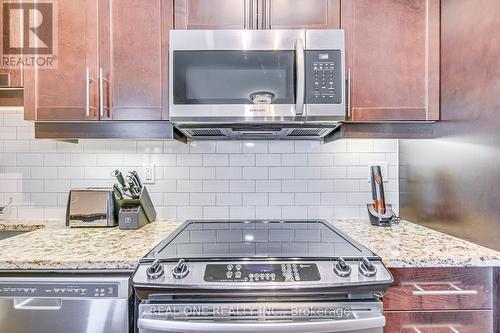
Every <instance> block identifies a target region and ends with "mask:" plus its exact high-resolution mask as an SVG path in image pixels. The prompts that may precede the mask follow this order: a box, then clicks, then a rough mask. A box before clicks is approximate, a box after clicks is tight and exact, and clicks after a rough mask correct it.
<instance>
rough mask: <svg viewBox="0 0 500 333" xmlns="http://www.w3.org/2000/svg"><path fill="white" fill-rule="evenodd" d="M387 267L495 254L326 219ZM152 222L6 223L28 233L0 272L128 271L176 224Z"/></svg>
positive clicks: (460, 262) (5, 243)
mask: <svg viewBox="0 0 500 333" xmlns="http://www.w3.org/2000/svg"><path fill="white" fill-rule="evenodd" d="M330 222H331V223H332V224H333V225H334V226H335V227H337V228H339V229H340V230H342V231H344V232H345V233H346V234H347V235H349V236H350V237H351V238H353V239H354V240H356V241H357V242H359V243H360V244H362V245H364V246H366V247H368V248H369V249H371V250H372V251H373V252H375V253H376V254H377V255H379V256H380V257H381V258H382V260H383V261H384V263H385V264H386V265H387V266H388V267H438V266H500V252H496V251H493V250H490V249H487V248H485V247H482V246H479V245H476V244H473V243H470V242H467V241H464V240H461V239H458V238H455V237H452V236H449V235H446V234H443V233H440V232H437V231H433V230H431V229H428V228H425V227H422V226H419V225H416V224H413V223H410V222H406V221H402V222H401V223H400V224H397V225H393V226H392V227H387V228H381V227H374V226H371V225H370V224H369V222H368V221H367V220H331V221H330ZM179 224H180V222H179V221H157V222H154V223H151V224H148V225H146V226H145V227H143V228H141V229H139V230H119V229H118V228H90V229H89V228H79V229H70V228H67V227H65V226H64V224H63V223H61V222H56V221H46V222H44V221H37V222H27V221H17V222H16V221H11V222H4V223H3V224H0V231H1V230H20V231H21V230H26V231H32V232H29V233H25V234H22V235H18V236H15V237H11V238H8V239H4V240H1V241H0V270H11V269H14V270H15V269H33V270H36V269H40V270H57V269H130V270H132V269H134V268H135V266H136V264H137V262H138V260H139V259H140V258H141V257H143V256H144V255H145V254H146V253H148V252H149V251H150V250H151V249H152V248H153V247H154V246H155V245H157V244H158V243H159V242H160V241H161V240H162V239H164V238H165V237H167V236H168V235H169V234H170V233H171V232H173V231H174V230H175V229H176V228H177V227H178V226H179Z"/></svg>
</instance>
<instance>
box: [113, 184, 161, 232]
mask: <svg viewBox="0 0 500 333" xmlns="http://www.w3.org/2000/svg"><path fill="white" fill-rule="evenodd" d="M118 206H119V208H120V209H121V208H122V207H130V206H141V207H142V210H143V212H144V214H145V215H146V218H147V219H148V222H149V223H151V222H153V221H154V220H156V210H155V208H154V206H153V202H152V201H151V197H150V196H149V193H148V190H147V189H146V187H145V186H144V187H143V188H142V189H141V193H140V194H139V198H138V199H131V198H123V199H121V200H118Z"/></svg>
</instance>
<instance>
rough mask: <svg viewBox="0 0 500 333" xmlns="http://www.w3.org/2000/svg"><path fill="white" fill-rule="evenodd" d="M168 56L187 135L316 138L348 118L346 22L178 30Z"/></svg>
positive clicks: (176, 111)
mask: <svg viewBox="0 0 500 333" xmlns="http://www.w3.org/2000/svg"><path fill="white" fill-rule="evenodd" d="M169 56H170V58H169V62H170V69H169V80H170V82H169V86H170V88H169V90H170V94H169V95H170V96H169V98H170V101H169V104H170V105H169V110H170V111H169V112H170V119H171V121H172V122H173V123H174V124H175V125H176V126H177V128H178V129H180V130H181V131H182V132H184V134H185V135H187V136H188V137H191V138H197V139H213V138H230V139H246V138H248V139H270V138H280V139H283V138H289V139H318V138H321V137H324V136H326V135H327V134H328V133H330V132H331V131H332V130H333V129H335V128H336V127H337V126H339V124H340V123H339V121H342V120H345V116H346V107H345V106H346V97H345V96H346V84H345V55H344V31H343V30H338V29H328V30H172V31H171V32H170V55H169Z"/></svg>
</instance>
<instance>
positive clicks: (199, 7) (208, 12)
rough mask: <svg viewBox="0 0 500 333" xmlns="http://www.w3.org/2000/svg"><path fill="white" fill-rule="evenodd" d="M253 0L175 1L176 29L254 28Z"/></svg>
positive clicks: (254, 7)
mask: <svg viewBox="0 0 500 333" xmlns="http://www.w3.org/2000/svg"><path fill="white" fill-rule="evenodd" d="M256 10H257V4H256V1H255V0H209V1H208V0H175V28H176V29H252V28H255V29H256V26H255V22H256Z"/></svg>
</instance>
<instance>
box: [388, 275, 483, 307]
mask: <svg viewBox="0 0 500 333" xmlns="http://www.w3.org/2000/svg"><path fill="white" fill-rule="evenodd" d="M391 273H392V274H393V276H394V284H393V285H392V286H391V287H389V289H388V290H387V292H386V294H385V295H384V298H383V302H384V309H385V310H398V311H401V310H446V309H452V310H458V309H466V310H475V309H488V310H491V309H493V277H492V269H491V268H473V267H449V268H443V267H440V268H434V267H433V268H402V269H391ZM449 283H452V284H453V285H455V286H456V287H458V288H460V289H463V290H465V291H476V292H477V293H476V294H472V295H446V296H443V295H425V296H424V295H422V296H420V295H414V294H413V292H414V291H417V287H416V286H415V284H416V285H418V286H420V287H421V288H423V289H425V290H429V291H436V290H453V288H452V287H451V286H450V285H449Z"/></svg>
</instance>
